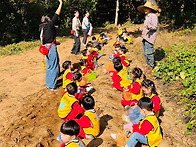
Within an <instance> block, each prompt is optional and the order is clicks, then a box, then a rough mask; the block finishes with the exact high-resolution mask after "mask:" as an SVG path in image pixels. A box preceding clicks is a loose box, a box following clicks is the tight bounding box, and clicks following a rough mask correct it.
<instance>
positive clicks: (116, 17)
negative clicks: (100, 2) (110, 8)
mask: <svg viewBox="0 0 196 147" xmlns="http://www.w3.org/2000/svg"><path fill="white" fill-rule="evenodd" d="M118 11H119V0H117V1H116V15H115V25H116V26H117V25H118Z"/></svg>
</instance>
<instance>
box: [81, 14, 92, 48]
mask: <svg viewBox="0 0 196 147" xmlns="http://www.w3.org/2000/svg"><path fill="white" fill-rule="evenodd" d="M88 18H89V12H88V11H86V12H85V16H84V18H83V20H82V31H83V34H84V38H83V46H86V41H87V38H88V31H89V30H90V23H89V20H88Z"/></svg>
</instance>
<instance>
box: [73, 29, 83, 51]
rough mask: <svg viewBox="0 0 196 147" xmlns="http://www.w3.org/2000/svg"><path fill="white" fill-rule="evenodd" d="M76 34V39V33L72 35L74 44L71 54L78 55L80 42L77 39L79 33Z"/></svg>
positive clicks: (78, 38)
mask: <svg viewBox="0 0 196 147" xmlns="http://www.w3.org/2000/svg"><path fill="white" fill-rule="evenodd" d="M77 33H78V37H76V33H74V41H75V42H74V45H73V48H72V50H71V53H72V54H80V45H81V42H80V37H79V31H78V32H77Z"/></svg>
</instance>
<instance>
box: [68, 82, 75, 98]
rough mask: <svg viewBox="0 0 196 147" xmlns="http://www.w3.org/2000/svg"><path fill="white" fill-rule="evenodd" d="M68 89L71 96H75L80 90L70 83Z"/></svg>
mask: <svg viewBox="0 0 196 147" xmlns="http://www.w3.org/2000/svg"><path fill="white" fill-rule="evenodd" d="M66 89H67V92H68V93H69V94H71V95H74V94H75V93H76V92H77V90H78V87H77V85H76V83H74V82H72V83H69V84H68V85H67V86H66Z"/></svg>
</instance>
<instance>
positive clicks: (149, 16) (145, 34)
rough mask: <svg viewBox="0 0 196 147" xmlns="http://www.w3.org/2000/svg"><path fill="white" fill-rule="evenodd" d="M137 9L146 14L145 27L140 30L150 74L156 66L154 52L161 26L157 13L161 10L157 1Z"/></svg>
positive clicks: (148, 2)
mask: <svg viewBox="0 0 196 147" xmlns="http://www.w3.org/2000/svg"><path fill="white" fill-rule="evenodd" d="M137 9H138V11H140V12H142V13H145V14H146V19H145V21H144V27H143V28H141V29H140V30H141V31H142V44H143V54H144V57H145V59H146V62H147V64H148V65H147V71H148V72H149V73H150V72H151V70H152V69H153V68H154V66H155V61H154V53H153V50H154V43H155V40H156V36H157V30H158V24H159V22H158V16H157V15H156V13H157V12H158V10H160V9H158V6H157V4H156V2H155V1H154V2H153V1H147V2H146V3H145V4H144V5H143V6H139V7H138V8H137Z"/></svg>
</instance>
